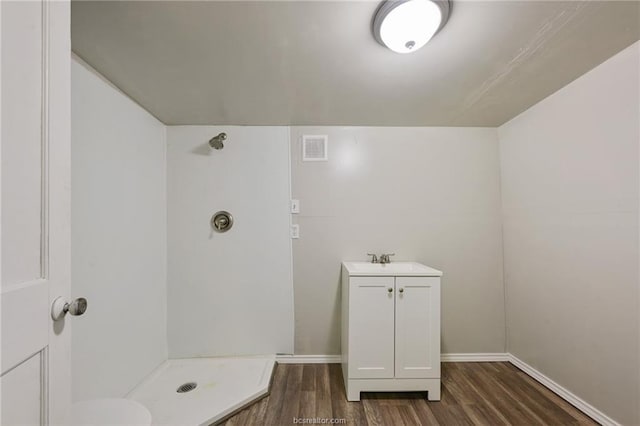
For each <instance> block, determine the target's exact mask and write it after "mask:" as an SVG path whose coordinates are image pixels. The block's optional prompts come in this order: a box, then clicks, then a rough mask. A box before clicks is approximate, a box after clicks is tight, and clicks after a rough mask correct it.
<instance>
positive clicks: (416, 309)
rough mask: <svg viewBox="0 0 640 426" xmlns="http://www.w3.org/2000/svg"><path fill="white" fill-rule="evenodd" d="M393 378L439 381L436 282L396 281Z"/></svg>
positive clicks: (426, 279)
mask: <svg viewBox="0 0 640 426" xmlns="http://www.w3.org/2000/svg"><path fill="white" fill-rule="evenodd" d="M396 292H397V293H396V312H395V327H396V330H395V348H396V353H395V377H396V378H403V379H428V378H439V377H440V278H438V277H397V278H396Z"/></svg>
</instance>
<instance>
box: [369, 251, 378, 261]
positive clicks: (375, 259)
mask: <svg viewBox="0 0 640 426" xmlns="http://www.w3.org/2000/svg"><path fill="white" fill-rule="evenodd" d="M367 256H372V257H371V263H378V256H376V255H375V254H374V253H367Z"/></svg>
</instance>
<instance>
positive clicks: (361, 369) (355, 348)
mask: <svg viewBox="0 0 640 426" xmlns="http://www.w3.org/2000/svg"><path fill="white" fill-rule="evenodd" d="M389 289H391V290H392V291H391V292H389ZM394 295H395V290H394V278H393V277H351V278H350V280H349V340H350V342H349V348H350V351H351V352H350V354H349V378H352V379H387V378H392V377H393V340H394V337H393V332H394V330H393V314H394Z"/></svg>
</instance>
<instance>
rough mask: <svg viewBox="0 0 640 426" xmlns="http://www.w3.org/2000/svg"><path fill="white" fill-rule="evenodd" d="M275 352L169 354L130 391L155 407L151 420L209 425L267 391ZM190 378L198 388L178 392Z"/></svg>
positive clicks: (135, 397) (151, 408)
mask: <svg viewBox="0 0 640 426" xmlns="http://www.w3.org/2000/svg"><path fill="white" fill-rule="evenodd" d="M275 364H276V357H275V355H265V356H251V357H228V358H227V357H225V358H187V359H170V360H167V361H165V362H164V363H163V364H162V365H160V366H159V367H158V368H157V369H156V371H154V372H153V373H152V374H151V375H150V376H149V377H147V378H146V379H145V380H144V381H143V382H142V383H140V385H138V386H137V387H136V388H135V389H134V390H133V391H131V392H130V393H129V395H127V398H130V399H133V400H135V401H138V402H139V403H141V404H142V405H144V406H145V407H147V408H148V409H149V411H150V412H151V418H152V424H153V425H167V426H168V425H181V426H182V425H184V426H197V425H210V424H212V423H216V422H219V421H220V420H223V419H224V418H226V417H228V416H229V415H231V414H233V413H234V412H236V411H238V410H240V409H242V408H243V407H245V406H246V405H248V404H251V403H252V402H254V401H256V400H257V399H260V398H261V397H263V396H265V395H267V394H268V393H269V384H270V382H271V376H272V374H273V370H274V368H275ZM189 382H196V383H197V387H196V388H195V389H193V390H192V391H189V392H184V393H178V392H176V390H177V388H178V387H179V386H180V385H182V384H184V383H189Z"/></svg>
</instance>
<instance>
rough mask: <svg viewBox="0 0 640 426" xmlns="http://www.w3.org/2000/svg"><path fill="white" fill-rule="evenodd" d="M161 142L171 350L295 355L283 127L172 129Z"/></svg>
mask: <svg viewBox="0 0 640 426" xmlns="http://www.w3.org/2000/svg"><path fill="white" fill-rule="evenodd" d="M220 132H226V133H227V135H228V139H227V141H226V142H225V147H224V149H222V150H213V149H211V148H209V145H208V143H207V142H208V140H209V139H210V138H211V137H213V136H215V135H217V134H218V133H220ZM167 149H168V151H167V156H168V236H169V256H168V259H169V264H168V266H169V269H168V291H169V293H168V294H169V298H168V299H169V355H170V356H171V357H172V358H183V357H192V356H218V355H235V354H261V353H292V351H293V286H292V281H291V240H290V238H289V225H290V221H291V218H290V214H289V197H290V185H289V138H288V129H287V128H286V127H213V126H184V127H169V128H168V130H167ZM219 210H227V211H229V212H230V213H231V214H232V215H233V217H234V219H235V223H234V225H233V228H231V230H229V231H228V232H227V233H224V234H220V233H215V232H213V231H212V229H211V226H210V223H209V221H210V219H211V216H212V215H213V214H214V213H215V212H216V211H219Z"/></svg>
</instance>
